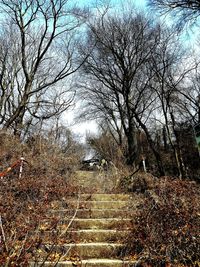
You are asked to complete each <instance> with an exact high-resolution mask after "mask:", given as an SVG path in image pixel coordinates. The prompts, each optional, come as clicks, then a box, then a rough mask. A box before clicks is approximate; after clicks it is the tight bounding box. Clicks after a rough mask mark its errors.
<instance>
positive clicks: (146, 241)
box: [122, 177, 200, 266]
mask: <svg viewBox="0 0 200 267" xmlns="http://www.w3.org/2000/svg"><path fill="white" fill-rule="evenodd" d="M143 197H144V198H145V201H144V203H143V204H142V205H141V206H140V209H139V210H138V212H137V216H136V217H135V218H134V219H133V231H132V233H131V236H130V237H129V239H128V240H127V246H126V248H125V249H124V250H123V251H122V254H123V255H128V254H131V255H134V257H136V258H137V260H138V263H140V266H145V264H149V265H150V266H176V264H178V263H182V264H183V265H184V266H198V265H196V264H197V262H198V261H199V259H200V236H199V229H200V217H199V215H200V204H199V203H200V193H199V185H197V184H195V183H194V182H190V181H181V180H178V179H172V178H169V177H163V178H161V179H160V180H159V182H157V183H156V184H155V187H154V188H153V189H151V190H147V191H146V192H145V194H144V195H143ZM170 264H171V265H170ZM177 266H178V265H177Z"/></svg>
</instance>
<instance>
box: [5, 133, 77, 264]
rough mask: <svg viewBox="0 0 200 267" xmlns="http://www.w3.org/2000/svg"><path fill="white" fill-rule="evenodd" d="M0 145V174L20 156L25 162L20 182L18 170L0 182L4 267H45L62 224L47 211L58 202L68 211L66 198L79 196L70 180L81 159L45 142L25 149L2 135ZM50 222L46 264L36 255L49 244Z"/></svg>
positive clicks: (26, 144) (36, 139)
mask: <svg viewBox="0 0 200 267" xmlns="http://www.w3.org/2000/svg"><path fill="white" fill-rule="evenodd" d="M0 140H1V143H0V163H1V164H0V165H1V166H0V167H1V170H0V171H2V170H5V169H6V168H8V167H9V166H11V164H12V163H13V162H14V161H16V160H18V159H19V158H20V157H21V156H22V155H23V157H24V158H25V160H26V161H27V162H25V163H24V166H23V172H22V176H21V177H19V166H17V167H16V168H14V169H12V170H11V171H10V172H8V173H7V175H6V176H5V177H1V179H0V266H29V262H30V260H31V261H35V262H37V260H40V261H41V259H42V260H43V261H44V260H45V259H47V258H48V259H49V258H50V257H51V256H52V253H53V248H54V247H55V246H56V245H57V243H56V242H57V237H58V234H59V233H58V231H57V225H58V224H59V223H60V220H61V218H60V217H59V216H58V214H53V215H52V214H51V215H50V214H49V210H50V209H52V208H53V204H54V203H55V201H60V202H62V201H64V202H65V207H67V205H68V204H67V202H66V198H67V196H69V195H70V196H71V195H76V194H77V191H78V189H77V188H76V187H75V186H73V185H72V184H71V183H70V182H69V180H70V177H71V176H73V175H74V174H73V171H74V169H75V168H76V165H77V162H79V161H80V159H78V158H77V154H75V153H68V154H65V153H63V151H62V150H61V148H60V147H59V146H58V145H56V144H55V143H52V141H51V140H48V139H46V138H43V137H41V136H34V137H33V138H32V140H31V142H29V141H28V140H27V142H24V143H21V142H20V141H19V140H18V139H17V138H14V137H13V136H11V135H9V134H6V133H5V132H1V133H0ZM66 218H67V214H66ZM69 218H70V216H69ZM47 219H48V230H49V231H54V235H53V237H52V240H51V244H52V246H51V249H50V250H49V251H48V253H46V254H45V258H44V256H43V255H38V252H39V251H40V249H39V248H40V246H41V244H42V243H44V242H46V240H45V239H44V236H43V235H42V229H43V228H44V221H45V220H47ZM40 256H41V257H40Z"/></svg>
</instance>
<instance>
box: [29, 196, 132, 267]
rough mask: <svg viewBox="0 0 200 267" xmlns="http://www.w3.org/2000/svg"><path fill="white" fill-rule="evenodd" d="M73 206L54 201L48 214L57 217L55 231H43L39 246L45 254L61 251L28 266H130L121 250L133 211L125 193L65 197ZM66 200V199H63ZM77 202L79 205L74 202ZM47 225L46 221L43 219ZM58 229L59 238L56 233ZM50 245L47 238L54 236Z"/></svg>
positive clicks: (50, 238) (128, 197) (129, 198)
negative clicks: (76, 197) (71, 208)
mask: <svg viewBox="0 0 200 267" xmlns="http://www.w3.org/2000/svg"><path fill="white" fill-rule="evenodd" d="M67 201H68V203H70V206H72V207H76V208H74V215H73V213H72V215H71V216H72V217H71V218H70V217H69V213H70V212H71V210H70V208H69V207H68V206H67V207H65V205H63V202H62V203H59V202H57V203H54V208H53V209H52V210H51V211H50V215H51V216H55V215H56V216H58V215H59V217H60V221H59V223H58V224H57V226H56V233H53V232H52V230H51V231H48V227H47V228H46V229H44V231H43V237H44V236H45V239H46V240H47V242H46V243H45V244H43V245H42V246H41V248H40V250H41V251H45V252H46V255H48V254H49V255H50V254H52V255H61V256H58V257H57V258H56V257H55V259H54V258H52V257H51V255H50V257H49V258H48V257H46V259H45V260H44V258H45V257H44V258H43V261H41V260H40V259H38V261H37V263H32V264H30V266H34V267H36V266H58V267H59V266H63V267H72V266H78V267H79V266H82V267H92V266H95V267H128V266H129V267H131V266H135V264H134V262H133V261H128V260H123V259H121V257H120V251H121V249H122V248H123V246H124V244H123V242H124V240H125V238H126V237H127V235H129V234H130V230H131V217H132V216H133V214H134V209H133V201H131V197H130V195H128V194H108V193H105V194H103V193H94V194H80V196H79V201H78V202H77V200H75V199H73V198H72V199H70V200H69V199H68V200H67ZM64 203H65V201H64ZM77 203H78V205H77ZM46 224H47V225H48V221H47V222H46ZM58 233H59V238H57V236H58V235H57V234H58ZM54 234H55V238H56V239H57V240H56V242H55V243H56V245H55V246H52V245H51V244H50V242H48V240H51V241H52V240H53V235H54Z"/></svg>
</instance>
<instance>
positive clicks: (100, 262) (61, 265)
mask: <svg viewBox="0 0 200 267" xmlns="http://www.w3.org/2000/svg"><path fill="white" fill-rule="evenodd" d="M55 264H56V265H55ZM39 266H47V267H54V266H57V267H134V266H136V261H122V260H116V259H88V260H82V261H74V262H73V261H63V262H58V263H56V262H48V261H47V262H45V263H42V262H41V263H37V264H35V265H34V263H32V264H30V267H39Z"/></svg>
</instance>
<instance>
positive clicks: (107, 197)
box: [65, 194, 132, 201]
mask: <svg viewBox="0 0 200 267" xmlns="http://www.w3.org/2000/svg"><path fill="white" fill-rule="evenodd" d="M69 199H73V200H75V199H74V197H71V198H66V199H65V200H66V201H67V200H69ZM76 199H77V197H76ZM131 199H132V196H131V195H129V194H81V195H80V200H81V201H113V200H114V201H130V200H131Z"/></svg>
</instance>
